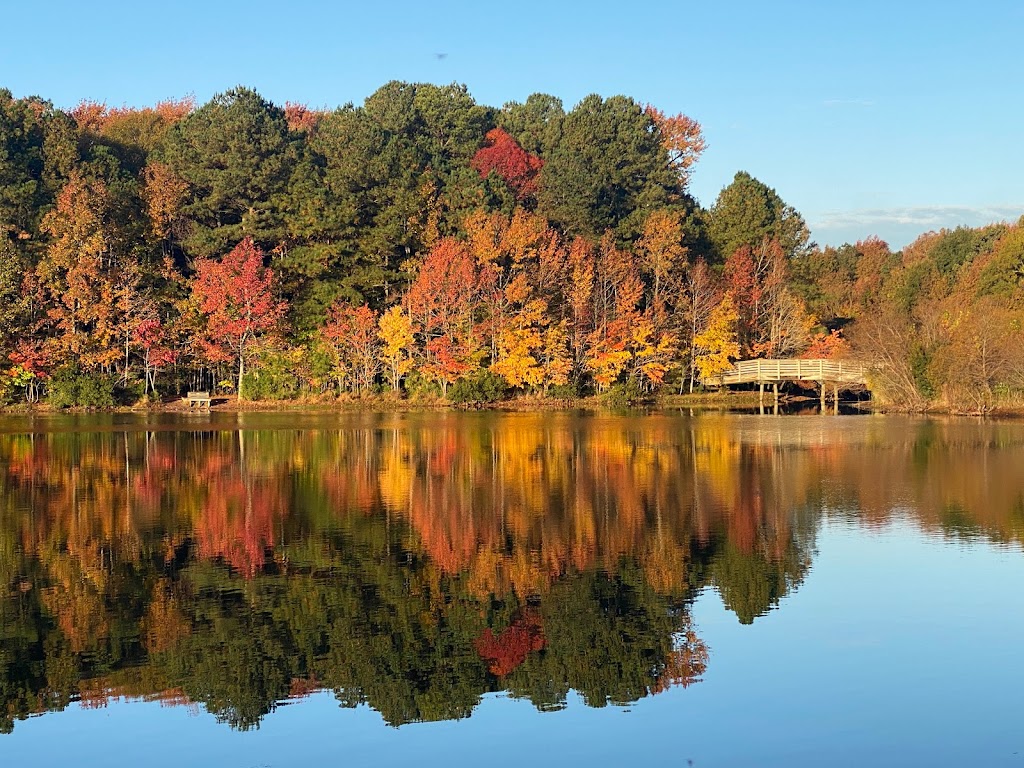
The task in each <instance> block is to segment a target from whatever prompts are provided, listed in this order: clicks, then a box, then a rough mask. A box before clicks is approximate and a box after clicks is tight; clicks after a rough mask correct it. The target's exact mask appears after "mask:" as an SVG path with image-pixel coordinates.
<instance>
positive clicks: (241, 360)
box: [236, 352, 245, 400]
mask: <svg viewBox="0 0 1024 768" xmlns="http://www.w3.org/2000/svg"><path fill="white" fill-rule="evenodd" d="M244 377H245V355H243V354H242V353H241V352H239V353H238V389H237V390H236V391H237V393H238V399H239V400H244V399H245V398H243V397H242V379H243V378H244Z"/></svg>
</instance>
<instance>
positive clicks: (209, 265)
mask: <svg viewBox="0 0 1024 768" xmlns="http://www.w3.org/2000/svg"><path fill="white" fill-rule="evenodd" d="M192 291H193V295H194V297H195V299H196V302H197V305H198V308H199V311H200V312H202V314H203V315H205V316H206V327H205V329H204V334H203V338H202V339H201V342H202V346H203V348H204V350H205V352H206V356H207V358H208V359H209V360H210V361H211V362H227V361H233V362H234V363H235V364H236V365H237V371H238V398H239V399H242V398H243V393H242V381H243V379H244V377H245V356H246V354H247V353H248V351H249V348H250V346H251V345H252V343H253V341H255V340H256V339H257V338H258V337H259V336H261V335H264V334H267V333H272V332H274V331H275V330H277V327H278V323H279V322H280V321H281V318H282V316H283V315H284V313H285V311H287V308H288V305H287V303H285V302H279V301H277V300H276V299H275V298H274V272H273V270H271V269H268V268H266V267H264V266H263V252H262V251H261V250H260V249H259V248H258V247H257V246H256V245H255V244H254V243H253V241H252V238H248V237H247V238H246V239H245V240H243V241H242V242H240V243H239V244H238V245H236V246H235V247H234V249H232V251H231V253H229V254H228V255H227V256H225V257H224V258H222V259H219V260H218V259H203V260H201V261H200V262H199V263H198V264H196V276H195V280H194V281H193V284H192Z"/></svg>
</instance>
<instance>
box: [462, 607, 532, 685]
mask: <svg viewBox="0 0 1024 768" xmlns="http://www.w3.org/2000/svg"><path fill="white" fill-rule="evenodd" d="M473 645H474V647H475V648H476V652H477V653H478V654H479V655H480V658H481V659H482V660H484V661H485V662H487V669H488V670H490V672H491V674H492V675H497V676H498V677H504V676H505V675H508V674H511V673H512V672H513V671H514V670H515V669H516V667H518V666H519V665H520V664H522V663H523V662H524V661H526V657H527V655H528V654H529V653H531V652H533V651H539V650H541V649H542V648H543V647H544V628H543V627H542V626H541V619H540V615H539V614H538V613H537V612H536V611H534V610H531V609H529V608H527V609H525V610H523V611H520V612H519V613H518V614H517V615H516V617H515V618H514V619H513V620H512V623H511V624H510V625H509V626H508V627H506V628H505V629H503V630H502V631H501V632H500V633H498V634H497V635H495V634H494V633H493V632H492V631H491V629H490V627H488V628H487V629H485V630H484V631H483V632H482V633H481V634H480V637H478V638H477V639H476V640H475V641H473Z"/></svg>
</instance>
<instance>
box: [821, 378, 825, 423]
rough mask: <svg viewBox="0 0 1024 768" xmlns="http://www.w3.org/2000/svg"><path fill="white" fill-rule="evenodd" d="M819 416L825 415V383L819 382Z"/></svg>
mask: <svg viewBox="0 0 1024 768" xmlns="http://www.w3.org/2000/svg"><path fill="white" fill-rule="evenodd" d="M821 415H822V416H824V415H825V382H824V381H822V382H821Z"/></svg>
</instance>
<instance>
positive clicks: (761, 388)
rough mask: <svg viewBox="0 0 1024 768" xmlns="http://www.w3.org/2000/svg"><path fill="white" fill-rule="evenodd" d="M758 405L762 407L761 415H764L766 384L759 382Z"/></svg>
mask: <svg viewBox="0 0 1024 768" xmlns="http://www.w3.org/2000/svg"><path fill="white" fill-rule="evenodd" d="M757 404H758V405H759V406H761V413H764V382H763V381H759V382H757Z"/></svg>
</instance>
